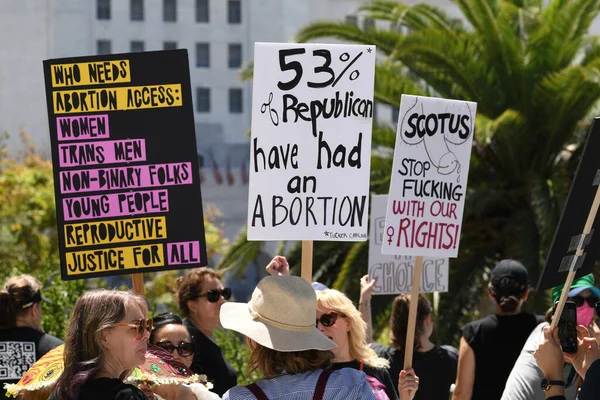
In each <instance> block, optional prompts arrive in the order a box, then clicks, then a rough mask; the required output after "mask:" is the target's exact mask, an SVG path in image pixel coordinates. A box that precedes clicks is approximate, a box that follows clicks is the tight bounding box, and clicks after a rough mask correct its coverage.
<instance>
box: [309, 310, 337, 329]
mask: <svg viewBox="0 0 600 400" xmlns="http://www.w3.org/2000/svg"><path fill="white" fill-rule="evenodd" d="M339 316H342V317H344V315H342V314H339V313H337V312H335V311H331V312H328V313H327V314H323V315H321V316H320V317H319V318H317V322H315V327H318V326H319V322H320V323H321V325H323V326H325V327H327V328H329V327H330V326H332V325H333V324H335V321H337V319H338V317H339Z"/></svg>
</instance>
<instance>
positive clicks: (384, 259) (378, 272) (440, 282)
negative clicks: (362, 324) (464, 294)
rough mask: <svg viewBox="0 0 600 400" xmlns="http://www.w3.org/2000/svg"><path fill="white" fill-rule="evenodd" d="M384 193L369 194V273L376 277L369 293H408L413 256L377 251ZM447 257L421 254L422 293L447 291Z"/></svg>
mask: <svg viewBox="0 0 600 400" xmlns="http://www.w3.org/2000/svg"><path fill="white" fill-rule="evenodd" d="M387 202H388V196H387V195H386V194H382V195H373V196H371V228H370V233H369V277H370V278H375V279H377V283H376V284H375V286H374V287H373V294H398V293H410V291H411V289H412V277H413V269H414V266H415V257H413V256H399V255H386V254H381V244H382V243H383V238H384V235H385V207H386V205H387ZM448 264H449V263H448V259H447V258H431V257H424V258H423V269H422V272H421V286H420V291H421V292H422V293H431V292H447V291H448Z"/></svg>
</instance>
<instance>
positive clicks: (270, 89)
mask: <svg viewBox="0 0 600 400" xmlns="http://www.w3.org/2000/svg"><path fill="white" fill-rule="evenodd" d="M374 75H375V47H374V46H357V45H331V44H290V43H257V44H256V45H255V50H254V78H253V79H254V85H253V97H252V137H251V143H250V182H249V194H248V240H282V239H285V240H304V241H310V240H334V241H336V240H337V241H365V240H367V218H368V202H369V196H368V195H369V176H370V157H371V124H372V117H373V107H374V103H373V85H374ZM306 254H309V253H306ZM303 259H304V257H303Z"/></svg>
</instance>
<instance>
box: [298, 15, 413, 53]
mask: <svg viewBox="0 0 600 400" xmlns="http://www.w3.org/2000/svg"><path fill="white" fill-rule="evenodd" d="M403 37H404V35H402V34H401V33H400V32H397V31H390V30H382V29H370V30H368V31H363V30H362V29H361V28H359V27H357V26H353V25H349V24H346V23H343V22H315V23H312V24H310V25H308V26H306V27H305V28H303V29H302V30H301V31H300V32H299V33H298V34H297V35H296V41H297V42H299V43H302V42H308V41H311V40H315V39H322V38H335V39H340V40H343V41H346V42H353V43H359V44H366V45H375V46H377V50H378V51H379V52H382V53H384V54H391V53H392V52H393V51H394V49H395V48H396V46H397V45H398V44H399V43H401V42H402V38H403Z"/></svg>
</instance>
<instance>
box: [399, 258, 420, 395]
mask: <svg viewBox="0 0 600 400" xmlns="http://www.w3.org/2000/svg"><path fill="white" fill-rule="evenodd" d="M422 269H423V257H422V256H417V257H415V268H414V270H413V280H412V290H411V292H410V308H409V311H408V329H407V331H406V344H405V345H404V369H408V368H412V359H413V349H414V347H415V327H416V325H417V306H418V305H419V290H420V285H421V270H422ZM408 392H410V391H407V393H403V394H402V396H401V398H403V399H408V398H410V393H408Z"/></svg>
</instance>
